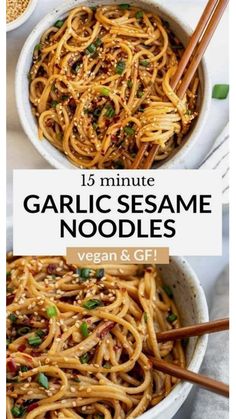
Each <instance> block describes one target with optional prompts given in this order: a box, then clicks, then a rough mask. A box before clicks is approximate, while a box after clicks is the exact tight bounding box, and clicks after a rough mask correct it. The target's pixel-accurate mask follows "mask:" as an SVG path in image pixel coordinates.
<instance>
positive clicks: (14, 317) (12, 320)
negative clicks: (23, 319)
mask: <svg viewBox="0 0 236 419" xmlns="http://www.w3.org/2000/svg"><path fill="white" fill-rule="evenodd" d="M8 319H9V320H11V322H12V323H15V322H16V320H17V316H16V315H15V314H14V313H11V314H9V316H8Z"/></svg>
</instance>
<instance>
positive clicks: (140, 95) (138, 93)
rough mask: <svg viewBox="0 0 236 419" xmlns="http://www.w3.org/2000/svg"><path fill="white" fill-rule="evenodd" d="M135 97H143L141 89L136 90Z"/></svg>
mask: <svg viewBox="0 0 236 419" xmlns="http://www.w3.org/2000/svg"><path fill="white" fill-rule="evenodd" d="M137 97H139V98H141V97H143V90H138V91H137Z"/></svg>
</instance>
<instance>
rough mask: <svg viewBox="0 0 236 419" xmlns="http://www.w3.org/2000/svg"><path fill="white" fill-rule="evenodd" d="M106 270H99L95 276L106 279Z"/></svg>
mask: <svg viewBox="0 0 236 419" xmlns="http://www.w3.org/2000/svg"><path fill="white" fill-rule="evenodd" d="M104 274H105V270H104V269H97V270H96V272H95V276H96V278H97V279H102V278H103V277H104Z"/></svg>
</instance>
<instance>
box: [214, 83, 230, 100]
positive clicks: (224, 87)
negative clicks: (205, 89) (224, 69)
mask: <svg viewBox="0 0 236 419" xmlns="http://www.w3.org/2000/svg"><path fill="white" fill-rule="evenodd" d="M228 93H229V85H228V84H215V86H214V87H213V92H212V97H213V99H226V98H227V96H228Z"/></svg>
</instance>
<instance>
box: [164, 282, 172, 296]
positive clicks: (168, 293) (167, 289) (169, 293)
mask: <svg viewBox="0 0 236 419" xmlns="http://www.w3.org/2000/svg"><path fill="white" fill-rule="evenodd" d="M162 288H163V290H164V291H165V293H166V294H167V295H168V297H169V298H173V292H172V289H171V288H170V287H169V286H168V285H163V287H162Z"/></svg>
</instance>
